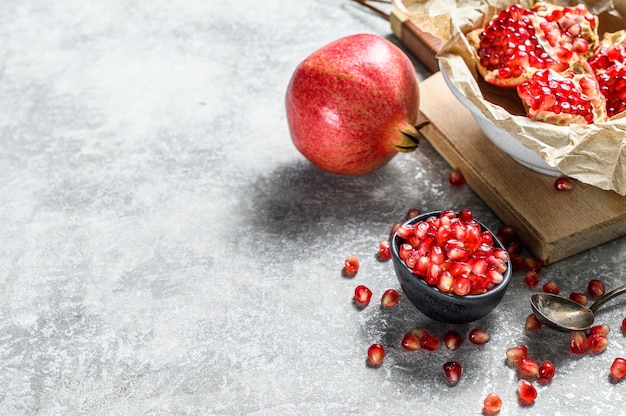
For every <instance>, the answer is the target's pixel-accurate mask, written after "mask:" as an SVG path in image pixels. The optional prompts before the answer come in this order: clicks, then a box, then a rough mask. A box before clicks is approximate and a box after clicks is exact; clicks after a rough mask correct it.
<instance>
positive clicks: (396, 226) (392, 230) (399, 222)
mask: <svg viewBox="0 0 626 416" xmlns="http://www.w3.org/2000/svg"><path fill="white" fill-rule="evenodd" d="M401 225H402V222H401V221H396V222H394V223H393V225H392V226H391V230H390V231H389V239H391V237H393V234H394V233H395V232H396V231H397V230H398V228H400V226H401Z"/></svg>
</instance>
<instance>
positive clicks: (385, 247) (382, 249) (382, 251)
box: [378, 240, 391, 261]
mask: <svg viewBox="0 0 626 416" xmlns="http://www.w3.org/2000/svg"><path fill="white" fill-rule="evenodd" d="M390 259H391V243H389V240H381V241H379V242H378V260H380V261H387V260H390Z"/></svg>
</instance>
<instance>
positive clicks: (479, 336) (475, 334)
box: [468, 328, 490, 345]
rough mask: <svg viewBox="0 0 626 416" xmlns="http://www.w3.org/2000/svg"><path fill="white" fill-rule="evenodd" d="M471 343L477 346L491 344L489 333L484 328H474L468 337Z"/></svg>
mask: <svg viewBox="0 0 626 416" xmlns="http://www.w3.org/2000/svg"><path fill="white" fill-rule="evenodd" d="M468 338H469V341H470V342H471V343H472V344H475V345H484V344H486V343H488V342H489V339H490V336H489V333H488V332H487V331H485V330H484V329H482V328H474V329H472V330H471V331H470V333H469V335H468Z"/></svg>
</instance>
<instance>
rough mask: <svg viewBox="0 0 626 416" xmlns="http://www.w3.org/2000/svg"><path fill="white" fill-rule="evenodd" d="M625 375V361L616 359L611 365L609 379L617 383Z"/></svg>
mask: <svg viewBox="0 0 626 416" xmlns="http://www.w3.org/2000/svg"><path fill="white" fill-rule="evenodd" d="M624 375H626V359H624V358H619V357H618V358H616V359H615V360H614V361H613V364H611V377H612V378H613V380H615V381H619V380H621V379H622V378H624Z"/></svg>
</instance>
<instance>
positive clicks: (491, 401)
mask: <svg viewBox="0 0 626 416" xmlns="http://www.w3.org/2000/svg"><path fill="white" fill-rule="evenodd" d="M500 409H502V399H501V398H500V396H499V395H498V394H497V393H493V392H492V393H489V394H488V395H487V397H485V400H484V401H483V412H484V413H485V414H486V415H487V416H494V415H495V414H497V413H498V412H499V411H500Z"/></svg>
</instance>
